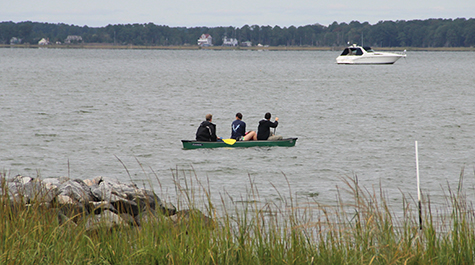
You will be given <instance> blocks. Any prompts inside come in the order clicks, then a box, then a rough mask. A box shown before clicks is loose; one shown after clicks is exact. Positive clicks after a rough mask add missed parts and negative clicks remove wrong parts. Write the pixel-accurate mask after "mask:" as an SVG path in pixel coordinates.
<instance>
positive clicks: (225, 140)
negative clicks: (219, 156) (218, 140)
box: [223, 139, 236, 145]
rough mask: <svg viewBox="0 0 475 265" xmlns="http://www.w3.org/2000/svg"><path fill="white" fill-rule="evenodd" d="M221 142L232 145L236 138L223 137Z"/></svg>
mask: <svg viewBox="0 0 475 265" xmlns="http://www.w3.org/2000/svg"><path fill="white" fill-rule="evenodd" d="M223 142H225V143H226V144H229V145H233V144H234V143H235V142H236V139H223Z"/></svg>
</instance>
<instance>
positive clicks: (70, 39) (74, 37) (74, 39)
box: [64, 35, 82, 44]
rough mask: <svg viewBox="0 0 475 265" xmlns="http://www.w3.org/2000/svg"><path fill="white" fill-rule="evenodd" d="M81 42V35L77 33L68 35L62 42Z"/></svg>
mask: <svg viewBox="0 0 475 265" xmlns="http://www.w3.org/2000/svg"><path fill="white" fill-rule="evenodd" d="M77 42H82V37H81V36H77V35H68V37H67V38H66V39H65V40H64V43H67V44H70V43H77Z"/></svg>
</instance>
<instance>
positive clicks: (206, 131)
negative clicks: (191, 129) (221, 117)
mask: <svg viewBox="0 0 475 265" xmlns="http://www.w3.org/2000/svg"><path fill="white" fill-rule="evenodd" d="M212 120H213V115H211V114H206V120H205V121H203V122H202V123H201V124H200V127H198V130H197V131H196V141H204V142H216V141H217V140H220V139H221V138H219V137H217V136H216V124H214V123H212Z"/></svg>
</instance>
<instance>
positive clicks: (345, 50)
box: [340, 48, 350, 55]
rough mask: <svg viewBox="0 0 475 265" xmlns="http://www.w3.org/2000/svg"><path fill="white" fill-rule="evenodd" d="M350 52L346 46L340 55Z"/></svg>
mask: <svg viewBox="0 0 475 265" xmlns="http://www.w3.org/2000/svg"><path fill="white" fill-rule="evenodd" d="M349 53H350V49H348V48H346V49H344V50H343V52H342V53H341V54H340V55H348V54H349Z"/></svg>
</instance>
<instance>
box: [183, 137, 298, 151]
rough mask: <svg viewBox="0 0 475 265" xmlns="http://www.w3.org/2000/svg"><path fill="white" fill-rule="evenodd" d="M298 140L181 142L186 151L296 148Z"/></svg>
mask: <svg viewBox="0 0 475 265" xmlns="http://www.w3.org/2000/svg"><path fill="white" fill-rule="evenodd" d="M297 139H298V138H286V139H281V140H265V141H259V140H258V141H237V142H234V143H233V142H231V143H229V142H228V143H227V142H224V141H223V142H221V141H219V142H201V141H194V140H181V142H182V143H183V148H184V149H198V148H218V147H232V148H235V147H254V146H284V147H292V146H295V143H296V142H297Z"/></svg>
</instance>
